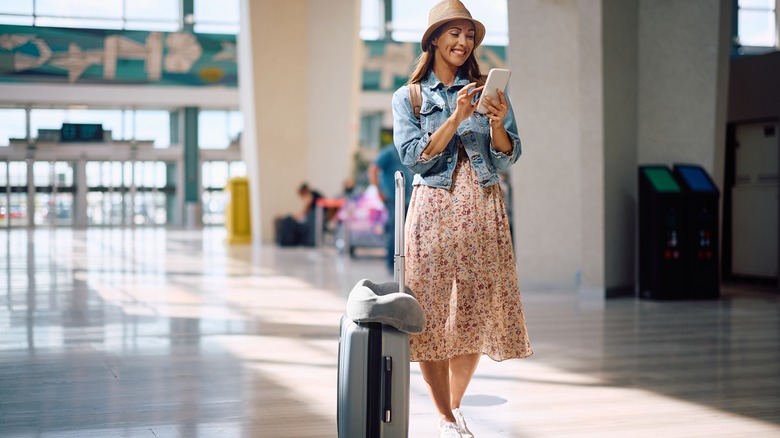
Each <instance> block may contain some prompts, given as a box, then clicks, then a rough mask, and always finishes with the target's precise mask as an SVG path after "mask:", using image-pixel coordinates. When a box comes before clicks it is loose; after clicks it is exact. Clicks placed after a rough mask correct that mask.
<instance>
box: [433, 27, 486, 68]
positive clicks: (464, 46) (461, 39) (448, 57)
mask: <svg viewBox="0 0 780 438" xmlns="http://www.w3.org/2000/svg"><path fill="white" fill-rule="evenodd" d="M475 35H476V30H475V29H474V23H472V22H471V21H469V20H466V19H460V20H455V21H451V22H449V23H447V24H445V25H444V27H443V28H442V31H441V33H439V35H438V36H436V37H435V38H433V39H432V40H431V44H433V46H434V47H436V50H435V51H434V52H435V60H436V62H444V63H446V64H448V65H451V66H453V67H460V66H461V65H463V63H464V62H466V59H468V57H469V55H471V52H472V51H473V50H474V41H475Z"/></svg>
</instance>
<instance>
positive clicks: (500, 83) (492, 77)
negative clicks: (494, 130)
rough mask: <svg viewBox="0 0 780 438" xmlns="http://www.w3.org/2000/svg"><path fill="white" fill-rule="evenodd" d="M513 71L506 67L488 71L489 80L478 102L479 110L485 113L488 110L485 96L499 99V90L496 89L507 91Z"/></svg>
mask: <svg viewBox="0 0 780 438" xmlns="http://www.w3.org/2000/svg"><path fill="white" fill-rule="evenodd" d="M511 74H512V72H510V71H509V70H507V69H505V68H491V69H490V71H489V72H488V77H487V81H485V88H483V89H482V95H481V96H480V97H479V103H478V104H477V112H478V113H480V114H485V113H486V112H488V110H487V108H485V105H484V102H483V100H484V99H485V96H490V97H492V98H493V99H496V100H498V92H497V91H496V89H499V90H501V91H506V86H507V84H509V76H511Z"/></svg>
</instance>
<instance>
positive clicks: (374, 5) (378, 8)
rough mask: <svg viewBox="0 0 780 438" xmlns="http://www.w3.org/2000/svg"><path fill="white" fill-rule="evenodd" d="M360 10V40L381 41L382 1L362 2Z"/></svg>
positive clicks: (383, 30)
mask: <svg viewBox="0 0 780 438" xmlns="http://www.w3.org/2000/svg"><path fill="white" fill-rule="evenodd" d="M362 3H363V4H362V7H361V8H360V38H361V39H364V40H381V39H383V38H384V37H385V6H384V0H363V2H362Z"/></svg>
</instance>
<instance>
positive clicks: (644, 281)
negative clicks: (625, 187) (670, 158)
mask: <svg viewBox="0 0 780 438" xmlns="http://www.w3.org/2000/svg"><path fill="white" fill-rule="evenodd" d="M685 220H686V207H685V193H684V192H683V190H682V187H680V184H679V183H678V182H677V180H676V179H675V177H674V175H672V172H671V170H670V169H669V167H668V166H665V165H646V166H640V167H639V296H640V297H641V298H649V299H658V300H672V299H685V298H687V296H686V295H687V292H686V291H687V286H688V284H687V283H688V281H687V276H686V263H687V257H688V255H687V253H686V248H685V242H686V241H687V235H686V231H687V230H686V226H685Z"/></svg>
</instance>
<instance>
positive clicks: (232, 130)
mask: <svg viewBox="0 0 780 438" xmlns="http://www.w3.org/2000/svg"><path fill="white" fill-rule="evenodd" d="M228 117H229V122H228V125H229V126H228V134H229V135H230V141H234V140H235V141H238V140H240V139H241V133H242V132H243V131H244V114H243V113H241V111H230V112H228Z"/></svg>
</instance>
